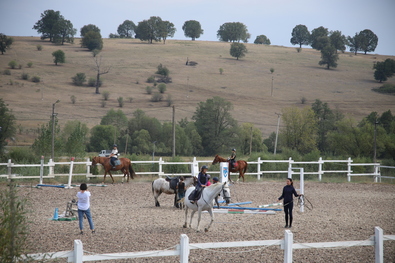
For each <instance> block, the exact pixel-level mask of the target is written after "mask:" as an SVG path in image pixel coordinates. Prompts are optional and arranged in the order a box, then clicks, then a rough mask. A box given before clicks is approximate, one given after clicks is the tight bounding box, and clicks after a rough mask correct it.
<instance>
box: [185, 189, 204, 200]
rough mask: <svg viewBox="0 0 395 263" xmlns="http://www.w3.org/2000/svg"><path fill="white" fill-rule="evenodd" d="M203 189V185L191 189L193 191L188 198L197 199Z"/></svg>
mask: <svg viewBox="0 0 395 263" xmlns="http://www.w3.org/2000/svg"><path fill="white" fill-rule="evenodd" d="M203 189H204V188H203V187H202V188H200V189H199V190H196V188H195V190H193V191H192V192H191V193H190V194H189V196H188V200H190V201H193V200H199V199H200V197H201V196H202V193H203Z"/></svg>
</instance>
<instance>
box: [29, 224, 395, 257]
mask: <svg viewBox="0 0 395 263" xmlns="http://www.w3.org/2000/svg"><path fill="white" fill-rule="evenodd" d="M388 240H392V241H395V235H384V234H383V230H382V229H381V228H380V227H375V228H374V235H373V236H372V237H370V238H369V239H367V240H362V241H340V242H321V243H293V233H292V232H291V230H285V233H284V239H279V240H254V241H234V242H214V243H192V244H190V243H189V238H188V236H187V235H185V234H181V237H180V243H179V244H177V245H175V246H173V247H171V248H169V249H168V250H153V251H141V252H125V253H106V254H96V255H84V251H83V245H82V242H81V241H80V240H74V250H72V251H62V252H51V253H40V254H29V255H28V256H29V257H30V258H33V259H36V260H39V259H43V258H45V257H48V256H49V257H50V258H51V259H55V258H68V262H75V263H81V262H84V261H97V260H118V259H130V258H147V257H167V256H179V257H180V262H181V263H187V262H188V260H189V253H190V250H191V249H208V248H209V249H216V248H236V247H253V246H255V247H268V246H280V248H281V249H282V250H284V263H291V262H292V260H293V255H292V252H293V249H310V248H316V249H318V248H320V249H321V248H335V247H355V246H374V248H375V249H374V251H375V263H383V262H384V241H388Z"/></svg>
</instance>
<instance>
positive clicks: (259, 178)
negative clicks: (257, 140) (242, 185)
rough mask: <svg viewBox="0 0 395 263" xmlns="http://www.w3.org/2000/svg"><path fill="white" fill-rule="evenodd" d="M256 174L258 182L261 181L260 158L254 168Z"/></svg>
mask: <svg viewBox="0 0 395 263" xmlns="http://www.w3.org/2000/svg"><path fill="white" fill-rule="evenodd" d="M256 172H257V175H256V178H257V179H258V180H261V157H258V164H257V167H256Z"/></svg>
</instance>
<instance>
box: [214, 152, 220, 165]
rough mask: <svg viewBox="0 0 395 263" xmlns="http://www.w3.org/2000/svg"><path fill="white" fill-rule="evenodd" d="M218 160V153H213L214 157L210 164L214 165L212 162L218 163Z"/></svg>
mask: <svg viewBox="0 0 395 263" xmlns="http://www.w3.org/2000/svg"><path fill="white" fill-rule="evenodd" d="M218 162H219V160H218V154H217V155H215V157H214V161H213V163H212V165H214V164H216V163H218Z"/></svg>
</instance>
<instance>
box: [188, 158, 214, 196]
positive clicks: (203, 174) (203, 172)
mask: <svg viewBox="0 0 395 263" xmlns="http://www.w3.org/2000/svg"><path fill="white" fill-rule="evenodd" d="M207 170H208V167H207V166H206V165H203V166H202V168H201V169H200V173H199V175H198V180H197V184H196V189H195V195H194V198H193V200H192V201H191V203H192V204H193V203H195V201H197V200H196V199H197V197H198V196H199V195H200V192H201V191H202V190H203V188H204V187H206V186H207V183H208V180H209V178H210V175H209V174H207Z"/></svg>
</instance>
